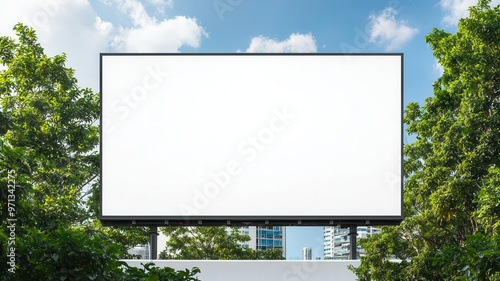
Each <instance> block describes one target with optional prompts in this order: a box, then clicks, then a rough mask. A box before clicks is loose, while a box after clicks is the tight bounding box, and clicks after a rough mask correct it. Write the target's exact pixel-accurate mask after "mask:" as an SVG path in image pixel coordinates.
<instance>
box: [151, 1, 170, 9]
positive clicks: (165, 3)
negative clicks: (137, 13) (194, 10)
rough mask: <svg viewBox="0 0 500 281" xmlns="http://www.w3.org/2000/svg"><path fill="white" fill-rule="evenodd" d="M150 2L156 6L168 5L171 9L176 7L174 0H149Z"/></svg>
mask: <svg viewBox="0 0 500 281" xmlns="http://www.w3.org/2000/svg"><path fill="white" fill-rule="evenodd" d="M148 2H149V3H151V4H153V5H156V6H161V7H165V6H166V7H168V8H170V9H172V8H173V7H174V0H148Z"/></svg>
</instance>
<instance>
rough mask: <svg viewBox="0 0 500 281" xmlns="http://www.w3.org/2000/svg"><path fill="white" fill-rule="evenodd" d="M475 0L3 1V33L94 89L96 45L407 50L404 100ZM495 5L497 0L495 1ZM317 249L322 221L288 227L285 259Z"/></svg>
mask: <svg viewBox="0 0 500 281" xmlns="http://www.w3.org/2000/svg"><path fill="white" fill-rule="evenodd" d="M475 2H476V1H475V0H439V1H430V0H383V1H368V0H353V1H344V0H316V1H305V0H302V1H301V0H206V1H205V0H182V1H181V0H146V1H138V0H123V1H119V0H40V1H37V0H29V1H9V0H0V19H1V25H0V35H2V36H3V35H10V36H12V35H13V32H12V27H13V26H14V24H15V23H17V22H24V23H26V24H28V25H31V26H33V27H34V28H35V29H36V30H37V33H38V36H39V41H40V42H41V44H42V46H43V47H44V48H45V49H46V52H47V53H48V54H49V55H55V54H60V53H62V52H64V53H66V54H67V56H68V66H70V67H72V68H74V69H75V70H76V76H77V78H78V79H79V81H80V84H81V86H83V87H91V88H93V89H94V90H95V91H98V77H99V74H98V73H99V64H98V62H99V61H98V59H99V53H101V52H207V53H211V52H226V53H232V52H318V53H329V52H335V53H339V52H363V53H370V52H376V53H383V52H403V53H404V58H405V69H404V73H405V81H404V85H405V87H404V99H405V103H406V104H407V103H408V102H413V101H415V102H419V103H422V102H423V101H424V100H425V98H426V97H428V96H431V95H432V83H433V82H434V81H435V80H436V79H437V78H438V77H439V75H440V73H441V71H442V70H441V69H440V67H439V65H437V64H436V61H435V59H434V57H433V55H432V51H431V49H430V48H429V46H428V45H427V44H426V43H425V36H426V35H427V34H428V33H429V32H430V31H431V30H432V28H439V29H444V30H446V31H449V32H455V31H456V28H457V27H456V25H457V23H458V20H459V18H461V17H464V16H466V15H467V8H468V7H469V6H470V5H472V4H475ZM493 3H494V4H495V5H496V4H499V3H500V1H499V0H495V1H493ZM304 246H310V247H312V248H313V256H314V257H316V256H322V228H320V227H294V228H289V229H288V232H287V258H290V259H297V258H299V257H300V256H301V250H302V247H304Z"/></svg>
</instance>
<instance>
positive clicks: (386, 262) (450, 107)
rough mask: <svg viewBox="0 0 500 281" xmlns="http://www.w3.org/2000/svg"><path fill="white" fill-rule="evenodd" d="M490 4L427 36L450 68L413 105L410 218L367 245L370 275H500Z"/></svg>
mask: <svg viewBox="0 0 500 281" xmlns="http://www.w3.org/2000/svg"><path fill="white" fill-rule="evenodd" d="M488 2H489V1H479V3H478V4H477V5H476V6H473V7H471V8H470V15H469V17H468V18H465V19H462V20H460V22H459V24H458V31H457V32H456V33H455V34H450V33H447V32H445V31H442V30H438V29H434V30H433V31H432V32H431V33H430V34H428V35H427V37H426V41H427V43H428V44H429V45H430V46H431V48H432V50H433V52H434V56H435V57H436V59H437V60H438V62H439V63H440V64H441V65H442V66H443V68H444V73H443V74H442V76H441V77H440V78H439V79H438V80H437V81H436V82H435V83H434V96H433V97H430V98H428V99H427V100H426V101H425V104H424V105H423V106H420V105H419V104H417V103H410V104H408V106H407V108H406V110H405V117H404V121H405V123H406V124H407V131H408V133H409V134H414V135H415V136H416V140H415V141H414V142H413V143H411V144H408V145H406V146H405V148H404V156H405V163H404V177H405V179H406V180H405V185H404V214H405V219H404V221H403V222H402V224H401V225H399V226H395V227H385V228H383V231H382V233H381V234H377V235H374V236H372V237H371V238H369V239H367V240H365V241H362V242H361V244H362V246H363V247H364V248H365V250H366V253H367V255H366V257H362V263H361V265H360V267H359V268H357V269H354V271H355V273H356V274H357V276H358V277H359V279H360V280H500V247H499V241H500V220H499V218H500V157H499V156H500V142H499V140H500V67H499V66H500V45H499V43H500V6H497V7H496V8H490V7H489V5H488ZM390 259H399V260H401V262H392V261H390Z"/></svg>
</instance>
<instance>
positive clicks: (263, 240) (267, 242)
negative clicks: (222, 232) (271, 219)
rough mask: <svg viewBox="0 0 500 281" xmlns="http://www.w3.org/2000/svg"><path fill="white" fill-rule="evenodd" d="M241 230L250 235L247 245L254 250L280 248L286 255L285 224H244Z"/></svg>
mask: <svg viewBox="0 0 500 281" xmlns="http://www.w3.org/2000/svg"><path fill="white" fill-rule="evenodd" d="M240 232H241V233H243V234H247V235H248V236H250V241H248V242H245V245H246V246H247V247H249V248H252V249H254V250H261V251H264V250H270V249H280V250H281V251H282V252H283V257H286V252H285V250H286V228H285V227H283V226H243V227H241V228H240Z"/></svg>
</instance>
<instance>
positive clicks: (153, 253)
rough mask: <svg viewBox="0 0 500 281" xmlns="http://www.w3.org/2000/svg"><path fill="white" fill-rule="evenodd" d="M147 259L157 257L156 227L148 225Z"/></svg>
mask: <svg viewBox="0 0 500 281" xmlns="http://www.w3.org/2000/svg"><path fill="white" fill-rule="evenodd" d="M149 259H152V260H156V259H158V227H157V226H150V227H149Z"/></svg>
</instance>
